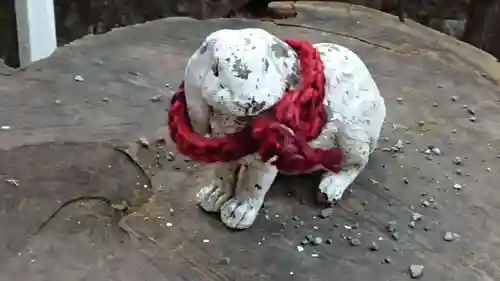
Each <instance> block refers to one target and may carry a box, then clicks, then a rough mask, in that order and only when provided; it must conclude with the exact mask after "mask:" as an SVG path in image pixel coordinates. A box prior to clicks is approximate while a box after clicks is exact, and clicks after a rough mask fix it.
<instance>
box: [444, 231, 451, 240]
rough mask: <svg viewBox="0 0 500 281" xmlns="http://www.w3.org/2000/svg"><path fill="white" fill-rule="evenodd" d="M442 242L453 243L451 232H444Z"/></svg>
mask: <svg viewBox="0 0 500 281" xmlns="http://www.w3.org/2000/svg"><path fill="white" fill-rule="evenodd" d="M443 239H444V241H448V242H449V241H453V234H452V233H451V232H449V231H448V232H446V233H445V234H444V236H443Z"/></svg>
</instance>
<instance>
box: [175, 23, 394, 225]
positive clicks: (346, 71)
mask: <svg viewBox="0 0 500 281" xmlns="http://www.w3.org/2000/svg"><path fill="white" fill-rule="evenodd" d="M171 103H172V105H171V108H170V110H169V126H170V132H171V137H172V139H173V140H174V142H175V143H176V144H177V147H178V149H179V151H180V152H181V153H183V154H184V155H186V156H187V157H190V158H191V159H192V160H194V161H199V162H205V163H212V164H213V169H212V172H213V174H212V177H211V178H210V182H208V184H207V185H206V186H203V187H202V188H201V190H200V191H199V192H198V194H197V199H198V202H199V204H200V205H201V207H202V208H203V209H204V210H205V211H208V212H220V215H221V220H222V221H223V222H224V224H225V225H226V226H228V227H230V228H236V229H245V228H248V227H250V226H251V225H252V224H253V222H254V220H255V218H256V217H257V214H258V212H259V209H260V208H261V206H262V204H263V202H264V197H265V195H266V193H267V191H268V190H269V188H270V187H271V185H272V183H273V181H274V179H275V177H276V175H277V174H278V172H283V173H287V174H299V173H310V172H312V171H316V170H325V173H324V174H323V176H322V180H321V182H320V184H319V189H320V191H321V192H323V193H324V194H325V195H326V196H327V197H328V200H330V201H331V202H333V201H336V200H339V199H340V198H341V197H342V194H343V193H344V191H345V190H346V189H347V188H348V187H349V185H350V184H351V183H352V182H353V181H354V180H355V179H356V177H357V176H358V174H359V173H360V172H361V171H362V170H363V168H364V167H365V165H366V164H367V163H368V158H369V156H370V154H371V153H372V152H373V150H374V149H375V148H376V146H377V143H378V140H379V136H380V131H381V128H382V124H383V122H384V119H385V115H386V107H385V102H384V99H383V98H382V97H381V96H380V92H379V90H378V88H377V85H376V84H375V82H374V80H373V78H372V76H371V75H370V73H369V71H368V69H367V67H366V66H365V64H364V63H363V62H362V61H361V59H360V58H359V57H358V56H357V55H356V54H354V53H353V52H352V51H350V50H348V49H347V48H345V47H342V46H338V45H335V44H330V43H319V44H314V45H311V44H309V43H308V42H306V41H299V40H293V39H290V40H286V41H281V40H280V39H278V38H277V37H275V36H273V35H271V34H269V33H268V32H266V31H264V30H261V29H254V28H248V29H239V30H228V29H224V30H219V31H216V32H214V33H212V34H210V35H209V36H208V37H207V38H206V39H205V41H204V42H203V43H202V45H201V46H200V48H199V49H198V50H197V51H196V52H195V53H194V54H193V55H192V56H191V58H190V59H189V62H188V64H187V67H186V71H185V80H184V82H183V83H182V84H181V86H180V88H179V91H178V92H177V93H176V94H175V95H174V97H173V98H172V102H171Z"/></svg>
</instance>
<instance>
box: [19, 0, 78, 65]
mask: <svg viewBox="0 0 500 281" xmlns="http://www.w3.org/2000/svg"><path fill="white" fill-rule="evenodd" d="M14 1H15V3H16V19H17V38H18V40H19V60H20V64H21V66H25V65H28V64H30V63H32V62H34V61H37V60H40V59H43V58H46V57H48V56H50V55H51V54H52V53H53V52H54V50H55V49H56V48H57V39H56V25H55V17H54V0H14ZM68 1H70V0H68Z"/></svg>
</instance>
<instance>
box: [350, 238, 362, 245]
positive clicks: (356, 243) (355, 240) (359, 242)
mask: <svg viewBox="0 0 500 281" xmlns="http://www.w3.org/2000/svg"><path fill="white" fill-rule="evenodd" d="M349 245H351V246H353V247H357V246H360V245H361V241H359V239H358V238H353V239H351V240H350V241H349Z"/></svg>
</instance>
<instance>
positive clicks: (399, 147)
mask: <svg viewBox="0 0 500 281" xmlns="http://www.w3.org/2000/svg"><path fill="white" fill-rule="evenodd" d="M403 149H404V142H403V141H402V140H398V141H397V142H396V144H394V146H393V147H392V150H393V151H395V152H398V151H401V150H403Z"/></svg>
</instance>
